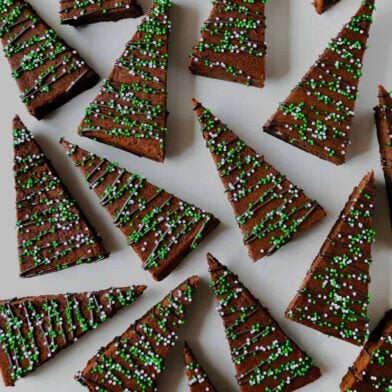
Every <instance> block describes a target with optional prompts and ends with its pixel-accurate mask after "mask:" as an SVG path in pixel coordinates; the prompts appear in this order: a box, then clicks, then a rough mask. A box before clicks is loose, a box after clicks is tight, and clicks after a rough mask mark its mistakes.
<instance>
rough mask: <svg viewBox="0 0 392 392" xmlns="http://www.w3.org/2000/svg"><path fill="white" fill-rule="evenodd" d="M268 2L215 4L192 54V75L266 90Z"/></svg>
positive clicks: (223, 0)
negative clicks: (266, 8) (266, 11)
mask: <svg viewBox="0 0 392 392" xmlns="http://www.w3.org/2000/svg"><path fill="white" fill-rule="evenodd" d="M267 2H268V0H258V1H246V0H213V1H212V3H213V8H212V11H211V14H210V16H209V18H208V19H207V21H206V22H205V23H204V26H203V27H202V29H201V37H200V39H199V41H198V43H197V44H196V46H195V47H193V49H192V50H191V53H190V58H189V69H190V70H191V71H192V73H194V74H198V75H202V76H207V77H210V78H215V79H222V80H229V81H232V82H237V83H242V84H247V85H249V86H256V87H263V86H264V80H265V56H266V50H267V47H266V44H265V30H266V25H265V5H264V4H265V3H267Z"/></svg>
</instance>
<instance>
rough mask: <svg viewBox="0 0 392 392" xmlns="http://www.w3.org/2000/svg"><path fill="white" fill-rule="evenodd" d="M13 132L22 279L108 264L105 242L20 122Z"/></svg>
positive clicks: (17, 118) (17, 119)
mask: <svg viewBox="0 0 392 392" xmlns="http://www.w3.org/2000/svg"><path fill="white" fill-rule="evenodd" d="M12 132H13V138H14V178H15V189H16V219H17V223H16V225H17V228H18V253H19V264H20V275H21V276H22V277H31V276H35V275H40V274H43V273H47V272H55V271H58V270H62V269H65V268H68V267H72V266H74V265H80V264H85V263H91V262H94V261H98V260H102V259H104V258H106V257H107V256H108V253H107V252H106V251H105V249H104V247H103V245H102V240H101V238H100V237H99V236H98V235H97V233H96V232H95V230H94V229H93V227H92V226H91V225H90V224H89V223H88V221H87V219H86V218H85V216H84V215H83V213H82V211H81V210H80V208H79V206H78V205H77V202H76V201H75V199H74V198H73V197H72V196H71V195H70V194H69V193H68V191H67V189H66V187H65V185H64V184H63V183H62V181H61V179H60V177H59V176H58V174H57V173H56V171H55V169H54V168H53V167H52V165H51V163H50V161H49V160H48V158H47V157H46V155H45V153H44V152H43V151H42V149H41V148H40V146H39V145H38V143H37V142H36V141H35V139H34V137H33V135H32V134H31V132H30V131H29V130H27V129H26V127H25V125H24V124H23V123H22V121H21V120H20V119H19V117H18V116H16V117H15V118H14V121H13V131H12Z"/></svg>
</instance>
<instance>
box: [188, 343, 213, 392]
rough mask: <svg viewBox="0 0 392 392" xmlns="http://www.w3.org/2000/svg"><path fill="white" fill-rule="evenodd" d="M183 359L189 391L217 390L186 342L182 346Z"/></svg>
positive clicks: (210, 391)
mask: <svg viewBox="0 0 392 392" xmlns="http://www.w3.org/2000/svg"><path fill="white" fill-rule="evenodd" d="M184 360H185V366H186V376H187V378H188V385H189V390H190V392H217V389H216V388H215V387H214V385H213V384H212V382H211V380H210V378H209V377H208V375H207V373H206V372H205V371H204V369H203V367H202V366H201V365H200V363H199V361H198V360H197V359H196V357H195V355H194V354H193V352H192V350H191V349H190V348H189V346H188V344H187V343H185V347H184Z"/></svg>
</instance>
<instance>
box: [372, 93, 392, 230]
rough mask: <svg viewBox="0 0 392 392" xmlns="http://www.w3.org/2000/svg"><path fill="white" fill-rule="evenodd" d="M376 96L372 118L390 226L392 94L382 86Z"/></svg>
mask: <svg viewBox="0 0 392 392" xmlns="http://www.w3.org/2000/svg"><path fill="white" fill-rule="evenodd" d="M378 94H379V99H380V103H379V105H378V106H376V107H375V108H374V112H375V113H374V116H375V119H376V126H377V137H378V143H379V146H380V155H381V165H382V169H383V171H384V178H385V185H386V189H387V196H388V201H389V216H390V219H391V224H392V94H390V93H388V91H386V90H385V88H384V87H383V86H380V87H379V93H378Z"/></svg>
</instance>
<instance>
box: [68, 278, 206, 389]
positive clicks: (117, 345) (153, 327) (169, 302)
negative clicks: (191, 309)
mask: <svg viewBox="0 0 392 392" xmlns="http://www.w3.org/2000/svg"><path fill="white" fill-rule="evenodd" d="M198 285H199V278H198V277H197V276H193V277H191V278H189V279H187V280H186V281H185V282H183V283H181V284H180V285H179V286H178V287H176V288H175V289H174V290H173V291H171V292H170V294H169V295H167V296H166V297H165V298H164V299H163V300H162V301H161V302H159V303H157V304H156V305H155V306H154V307H153V308H152V309H151V310H150V311H148V312H147V313H146V314H145V315H144V316H143V317H142V318H140V319H139V320H137V321H136V322H135V323H134V324H133V325H131V326H130V327H129V328H128V329H127V330H126V331H125V332H124V333H123V334H122V335H121V336H118V337H116V338H115V339H114V340H113V341H112V342H111V343H109V344H108V345H107V346H106V347H103V348H102V349H100V350H99V352H98V353H97V355H95V356H94V357H93V358H91V359H90V360H89V361H88V363H87V365H86V367H85V368H84V370H83V371H81V372H79V373H78V374H77V376H76V379H77V380H78V381H79V382H80V383H81V384H82V385H84V386H86V387H87V388H88V390H89V391H91V392H95V391H143V392H153V391H157V382H158V379H159V377H160V375H161V373H162V371H163V370H164V369H165V360H166V358H167V357H168V355H169V354H170V352H171V350H172V348H173V347H174V346H175V344H176V340H177V339H178V335H177V334H178V331H179V329H180V327H181V326H182V325H183V324H184V323H185V314H186V310H187V308H188V306H189V305H190V304H191V303H192V297H193V294H194V292H195V290H196V288H197V287H198Z"/></svg>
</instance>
